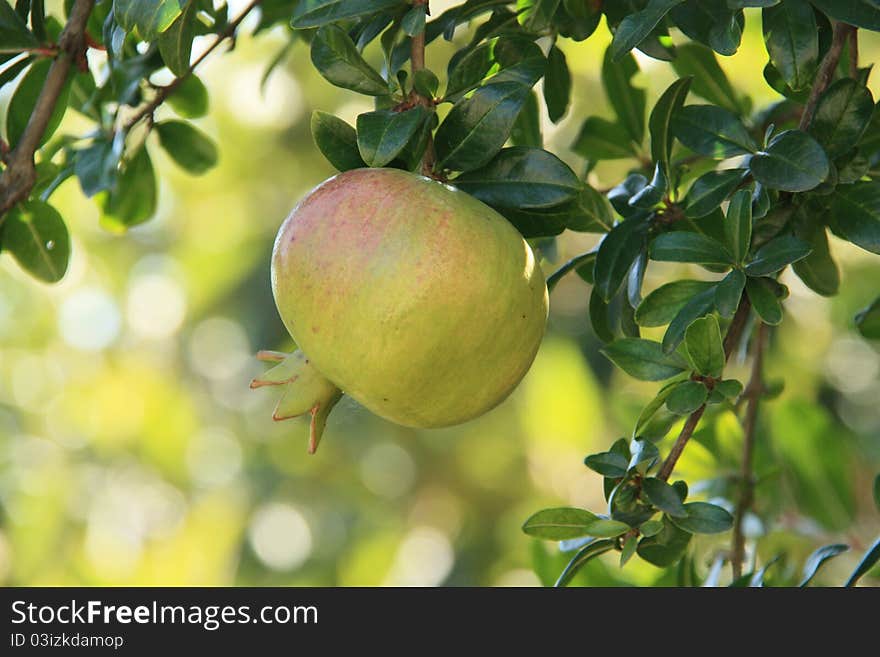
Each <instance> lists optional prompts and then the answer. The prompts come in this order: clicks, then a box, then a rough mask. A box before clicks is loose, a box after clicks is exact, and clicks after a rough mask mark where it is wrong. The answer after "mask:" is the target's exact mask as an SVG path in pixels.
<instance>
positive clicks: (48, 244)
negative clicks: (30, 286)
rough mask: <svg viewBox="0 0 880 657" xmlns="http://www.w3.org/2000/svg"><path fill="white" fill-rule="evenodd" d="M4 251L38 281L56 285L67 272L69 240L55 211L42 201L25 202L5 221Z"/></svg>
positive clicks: (65, 227)
mask: <svg viewBox="0 0 880 657" xmlns="http://www.w3.org/2000/svg"><path fill="white" fill-rule="evenodd" d="M3 250H4V251H6V252H7V253H10V254H12V256H13V257H14V258H15V260H16V261H17V262H18V264H19V265H21V267H22V269H24V270H25V271H27V272H28V273H29V274H31V275H32V276H34V277H35V278H38V279H39V280H41V281H44V282H46V283H56V282H58V281H60V280H61V279H62V278H63V277H64V274H65V272H66V271H67V263H68V261H69V259H70V236H69V234H68V232H67V226H65V225H64V220H63V219H62V218H61V215H60V214H59V213H58V211H57V210H56V209H55V208H53V207H52V206H51V205H49V204H48V203H44V202H43V201H38V200H30V201H25V202H23V203H21V204H19V205H18V206H17V207H16V208H14V209H13V210H11V211H10V212H9V213H8V214H7V215H6V217H5V219H4V222H3Z"/></svg>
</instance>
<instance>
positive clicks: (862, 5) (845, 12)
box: [810, 0, 880, 32]
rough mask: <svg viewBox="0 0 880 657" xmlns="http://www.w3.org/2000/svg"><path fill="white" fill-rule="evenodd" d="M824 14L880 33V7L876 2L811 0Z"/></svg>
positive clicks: (870, 0) (874, 0) (867, 0)
mask: <svg viewBox="0 0 880 657" xmlns="http://www.w3.org/2000/svg"><path fill="white" fill-rule="evenodd" d="M810 1H811V2H812V3H813V4H814V5H816V7H817V8H818V9H819V10H820V11H821V12H822V13H824V14H827V15H828V16H830V17H831V18H833V19H834V20H838V21H841V22H842V23H849V24H850V25H855V26H856V27H864V28H865V29H868V30H872V31H874V32H880V6H878V5H877V2H876V0H810Z"/></svg>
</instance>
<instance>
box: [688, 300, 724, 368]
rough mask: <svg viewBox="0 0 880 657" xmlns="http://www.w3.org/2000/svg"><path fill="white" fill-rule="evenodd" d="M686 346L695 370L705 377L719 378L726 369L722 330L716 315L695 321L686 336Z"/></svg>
mask: <svg viewBox="0 0 880 657" xmlns="http://www.w3.org/2000/svg"><path fill="white" fill-rule="evenodd" d="M684 345H685V348H686V349H687V355H688V358H689V359H690V362H691V365H693V367H694V369H695V370H696V371H697V372H698V373H700V374H702V375H703V376H711V377H713V378H716V379H717V378H718V377H720V376H721V371H722V370H723V369H724V361H725V356H724V347H723V345H722V343H721V329H720V328H719V326H718V320H717V319H715V316H714V315H708V316H706V317H702V318H700V319H697V320H695V321H694V322H692V323H691V325H690V326H688V328H687V330H686V331H685V334H684Z"/></svg>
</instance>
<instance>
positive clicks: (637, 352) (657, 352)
mask: <svg viewBox="0 0 880 657" xmlns="http://www.w3.org/2000/svg"><path fill="white" fill-rule="evenodd" d="M601 353H602V354H603V355H604V356H605V357H606V358H608V359H609V360H611V361H612V362H613V363H614V364H615V365H617V366H618V367H619V368H620V369H622V370H623V371H624V372H626V373H627V374H629V375H630V376H632V377H634V378H636V379H639V380H641V381H662V380H663V379H668V378H669V377H672V376H675V375H676V374H679V373H681V372H684V371H685V370H686V369H687V364H686V363H685V362H684V360H683V359H682V358H681V357H680V356H678V355H677V354H666V353H663V349H662V347H661V346H660V343H659V342H654V341H653V340H643V339H641V338H622V339H620V340H615V341H614V342H612V343H611V344H609V345H606V346H605V347H603V348H602V349H601Z"/></svg>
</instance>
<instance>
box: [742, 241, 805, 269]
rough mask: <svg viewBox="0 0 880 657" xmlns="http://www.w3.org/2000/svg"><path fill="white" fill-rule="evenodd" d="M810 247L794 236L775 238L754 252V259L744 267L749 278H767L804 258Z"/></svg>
mask: <svg viewBox="0 0 880 657" xmlns="http://www.w3.org/2000/svg"><path fill="white" fill-rule="evenodd" d="M811 250H812V247H811V246H810V245H809V244H807V243H806V242H804V241H803V240H801V239H798V238H797V237H795V236H794V235H782V236H781V237H776V238H774V239H772V240H770V241H769V242H767V243H766V244H765V245H764V246H762V247H761V248H760V249H758V250H757V251H756V252H755V257H754V259H753V260H752V261H751V262H750V263H749V264H747V265H746V268H745V271H746V274H748V275H749V276H767V275H769V274H775V273H776V272H778V271H779V270H780V269H783V268H784V267H786V266H788V265H790V264H791V263H793V262H797V261H798V260H800V259H801V258H805V257H807V256H808V255H809V254H810V251H811Z"/></svg>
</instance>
